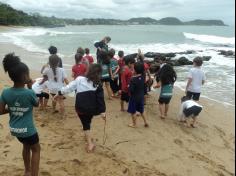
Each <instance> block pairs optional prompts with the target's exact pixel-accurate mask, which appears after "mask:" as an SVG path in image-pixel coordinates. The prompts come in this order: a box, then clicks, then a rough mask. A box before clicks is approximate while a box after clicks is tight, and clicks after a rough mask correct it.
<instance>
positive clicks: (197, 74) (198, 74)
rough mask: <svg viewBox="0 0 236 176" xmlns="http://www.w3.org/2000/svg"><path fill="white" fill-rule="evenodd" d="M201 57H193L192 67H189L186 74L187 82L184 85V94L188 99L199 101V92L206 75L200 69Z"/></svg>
mask: <svg viewBox="0 0 236 176" xmlns="http://www.w3.org/2000/svg"><path fill="white" fill-rule="evenodd" d="M202 63H203V61H202V58H200V57H196V58H194V59H193V68H191V69H190V71H189V74H188V82H187V86H186V90H185V92H186V96H188V97H189V99H193V100H194V101H199V98H200V94H201V87H202V85H203V84H204V83H205V80H206V76H205V73H204V72H203V71H202V69H201V66H202Z"/></svg>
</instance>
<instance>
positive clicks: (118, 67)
mask: <svg viewBox="0 0 236 176" xmlns="http://www.w3.org/2000/svg"><path fill="white" fill-rule="evenodd" d="M119 71H120V66H119V65H118V66H117V68H116V71H115V72H114V73H113V76H115V75H116V74H117V73H118V72H119Z"/></svg>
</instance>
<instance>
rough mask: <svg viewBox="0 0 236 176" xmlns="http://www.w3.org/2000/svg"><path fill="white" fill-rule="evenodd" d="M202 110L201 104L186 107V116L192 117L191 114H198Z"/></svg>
mask: <svg viewBox="0 0 236 176" xmlns="http://www.w3.org/2000/svg"><path fill="white" fill-rule="evenodd" d="M201 111H202V108H201V107H199V106H192V107H190V108H188V109H184V111H183V112H184V115H185V117H190V116H194V117H195V116H198V115H199V113H200V112H201Z"/></svg>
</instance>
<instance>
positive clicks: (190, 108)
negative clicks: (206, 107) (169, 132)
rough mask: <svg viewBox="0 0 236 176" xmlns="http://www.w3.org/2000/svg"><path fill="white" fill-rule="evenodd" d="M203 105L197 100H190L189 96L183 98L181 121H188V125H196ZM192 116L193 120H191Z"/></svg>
mask: <svg viewBox="0 0 236 176" xmlns="http://www.w3.org/2000/svg"><path fill="white" fill-rule="evenodd" d="M202 108H203V107H202V106H201V105H200V104H198V103H197V102H195V101H193V100H190V99H189V97H187V96H184V97H182V98H181V107H180V111H179V120H180V122H186V123H187V126H188V127H190V126H191V127H193V128H195V127H196V125H195V124H196V120H197V116H198V115H199V114H200V112H201V111H202ZM191 118H192V122H191V121H190V120H191Z"/></svg>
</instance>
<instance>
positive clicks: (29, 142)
mask: <svg viewBox="0 0 236 176" xmlns="http://www.w3.org/2000/svg"><path fill="white" fill-rule="evenodd" d="M17 139H18V140H19V141H20V142H21V143H22V144H26V145H34V144H37V143H39V135H38V133H35V134H34V135H32V136H29V137H25V138H22V137H17Z"/></svg>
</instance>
